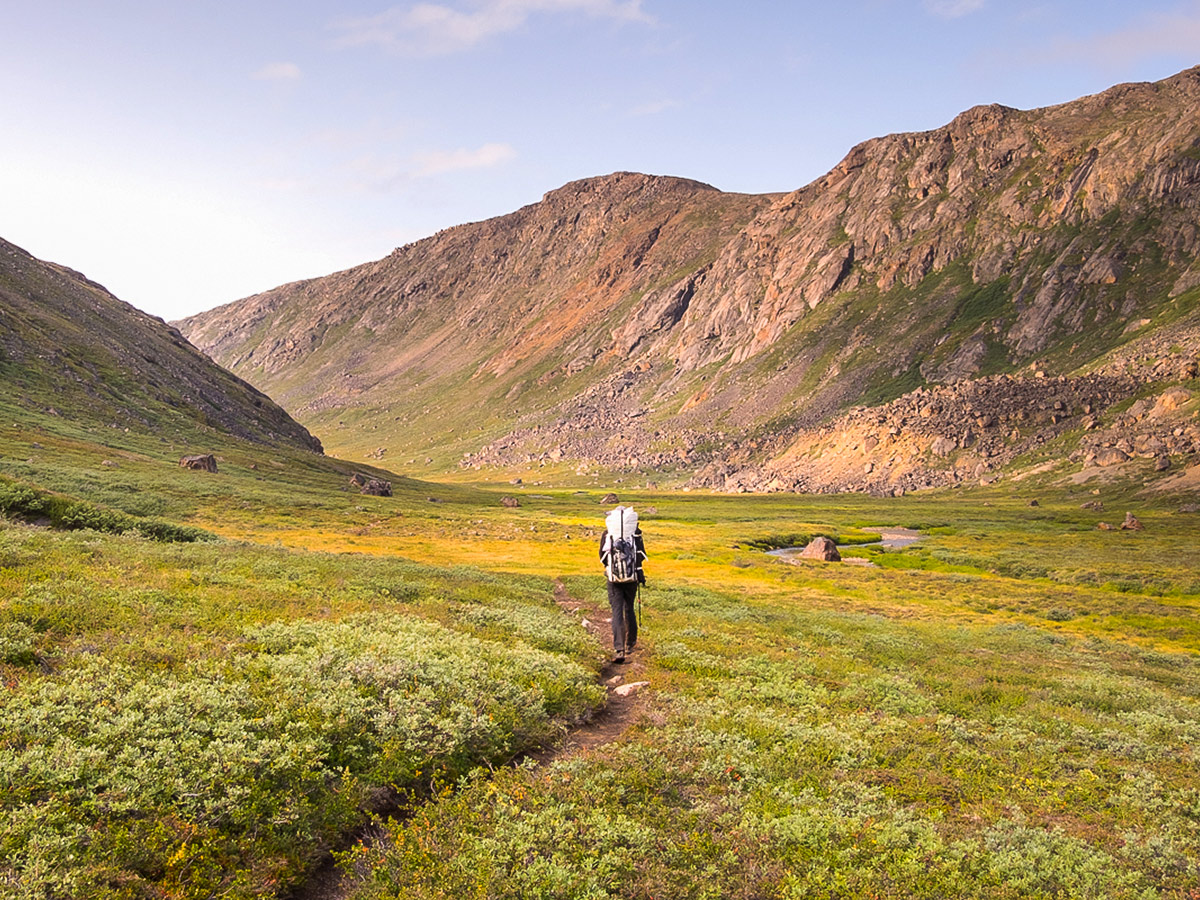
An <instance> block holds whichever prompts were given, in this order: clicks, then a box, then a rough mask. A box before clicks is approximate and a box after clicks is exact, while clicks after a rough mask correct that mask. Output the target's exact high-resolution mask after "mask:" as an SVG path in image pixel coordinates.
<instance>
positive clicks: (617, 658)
mask: <svg viewBox="0 0 1200 900" xmlns="http://www.w3.org/2000/svg"><path fill="white" fill-rule="evenodd" d="M612 661H613V662H615V663H623V662H625V651H624V650H614V651H613V660H612Z"/></svg>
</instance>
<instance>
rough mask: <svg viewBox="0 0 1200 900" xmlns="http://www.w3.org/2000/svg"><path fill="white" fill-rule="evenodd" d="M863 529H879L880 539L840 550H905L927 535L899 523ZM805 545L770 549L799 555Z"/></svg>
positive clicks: (782, 554) (774, 553) (778, 553)
mask: <svg viewBox="0 0 1200 900" xmlns="http://www.w3.org/2000/svg"><path fill="white" fill-rule="evenodd" d="M863 531H878V532H879V540H877V541H871V542H870V543H868V544H838V550H839V551H842V550H854V549H856V548H858V547H882V548H883V549H884V550H903V549H904V548H905V547H907V546H908V545H909V544H915V543H916V542H917V541H919V540H921V538H923V537H924V536H925V535H923V534H921V532H919V531H916V530H914V529H912V528H901V527H900V526H899V525H880V526H877V527H867V528H864V529H863ZM803 549H804V548H803V547H783V548H781V549H779V550H768V551H767V552H768V553H769V554H770V555H771V556H779V557H783V558H785V559H786V558H787V557H789V556H798V555H799V554H800V551H801V550H803Z"/></svg>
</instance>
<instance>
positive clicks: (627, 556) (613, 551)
mask: <svg viewBox="0 0 1200 900" xmlns="http://www.w3.org/2000/svg"><path fill="white" fill-rule="evenodd" d="M604 524H605V525H606V526H607V528H608V534H607V535H606V536H605V539H604V574H605V575H606V576H607V577H608V580H609V581H615V582H630V581H637V547H636V545H635V544H634V542H633V535H634V533H635V532H636V531H637V513H636V512H634V511H633V510H632V509H631V508H629V507H627V506H618V507H617V508H616V509H614V510H613V511H612V512H610V513H609V514H608V516H607V517H606V518H605V520H604Z"/></svg>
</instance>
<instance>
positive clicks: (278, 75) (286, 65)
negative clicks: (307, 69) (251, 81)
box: [252, 62, 301, 81]
mask: <svg viewBox="0 0 1200 900" xmlns="http://www.w3.org/2000/svg"><path fill="white" fill-rule="evenodd" d="M252 77H253V78H256V79H258V80H259V81H298V80H299V79H300V77H301V72H300V67H299V66H298V65H296V64H295V63H290V62H273V63H267V64H266V65H265V66H263V67H262V68H261V69H258V70H257V71H256V72H254V73H253V75H252Z"/></svg>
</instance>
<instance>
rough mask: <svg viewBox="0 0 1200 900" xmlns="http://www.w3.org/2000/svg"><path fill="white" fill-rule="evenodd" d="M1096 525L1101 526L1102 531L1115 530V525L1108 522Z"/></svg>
mask: <svg viewBox="0 0 1200 900" xmlns="http://www.w3.org/2000/svg"><path fill="white" fill-rule="evenodd" d="M1096 527H1097V528H1099V529H1100V530H1101V531H1112V530H1113V527H1112V526H1111V525H1109V524H1108V523H1107V522H1101V523H1100V524H1098V525H1097V526H1096Z"/></svg>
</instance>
